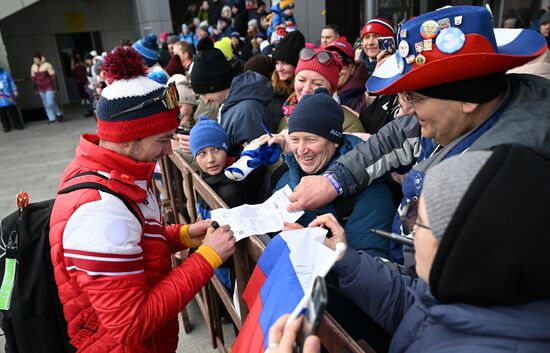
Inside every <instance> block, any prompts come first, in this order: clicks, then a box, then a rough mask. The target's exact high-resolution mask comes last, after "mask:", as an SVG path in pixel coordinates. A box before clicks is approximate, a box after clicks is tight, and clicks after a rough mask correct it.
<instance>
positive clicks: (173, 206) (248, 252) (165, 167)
mask: <svg viewBox="0 0 550 353" xmlns="http://www.w3.org/2000/svg"><path fill="white" fill-rule="evenodd" d="M161 168H162V187H160V188H159V187H157V189H158V190H157V193H158V195H159V198H160V203H161V205H162V208H163V212H164V217H165V220H166V222H167V223H182V224H188V223H193V222H195V221H196V219H197V213H196V203H195V200H196V197H197V195H200V197H201V198H202V199H203V200H204V201H205V202H206V203H207V204H208V205H209V206H210V207H211V208H212V209H215V208H220V207H224V208H227V205H226V204H225V203H224V202H223V200H222V199H221V198H220V197H219V196H218V195H217V194H216V193H215V192H214V191H213V190H212V189H211V188H210V187H209V186H208V184H207V183H206V182H204V180H202V179H201V177H200V176H199V175H198V173H197V172H196V171H195V170H194V169H193V167H192V166H191V165H190V164H189V163H188V162H187V161H186V160H185V158H184V157H183V156H182V155H181V154H180V153H178V152H176V151H175V152H174V153H172V154H171V155H169V156H166V157H164V158H163V160H162V161H161ZM269 240H270V238H269V237H268V236H267V235H265V234H258V235H255V236H251V237H249V238H247V239H244V240H241V241H239V242H238V243H237V246H236V251H235V254H234V255H233V264H234V266H233V268H232V269H231V275H232V277H234V278H236V280H237V291H238V295H239V307H240V308H239V312H237V310H236V309H235V306H234V305H233V300H232V295H231V294H230V293H229V292H228V291H227V289H226V288H225V287H224V285H223V284H222V283H221V281H220V280H219V279H218V277H216V276H214V277H213V278H212V279H211V281H210V282H209V283H208V284H207V285H206V286H205V287H204V288H203V289H202V290H201V292H199V293H198V294H197V295H196V296H195V301H196V302H197V305H198V307H199V309H200V311H201V313H202V316H203V318H204V320H205V321H206V324H207V327H208V333H209V336H210V340H211V343H212V347H213V348H217V349H218V351H219V352H222V353H224V352H228V348H229V346H230V344H232V342H229V345H228V344H226V342H224V335H223V326H222V323H221V314H220V313H221V310H222V308H221V307H220V305H223V306H224V307H225V309H226V311H227V313H228V314H229V316H230V317H231V320H232V321H233V323H234V328H235V331H236V333H237V332H238V330H240V329H241V326H242V323H243V322H244V320H245V319H246V316H247V314H248V307H247V305H246V303H245V302H244V301H243V300H242V293H243V291H244V288H245V287H246V283H248V279H249V278H250V275H251V273H252V270H253V269H254V266H255V264H256V263H257V261H258V258H259V257H260V255H261V254H262V252H263V250H264V249H265V246H266V244H267V243H268V242H269ZM182 320H183V322H184V328H185V331H186V332H190V330H191V327H190V325H189V318H188V315H187V312H186V310H184V311H183V312H182ZM319 337H320V340H321V343H322V344H323V346H324V347H325V348H326V349H327V351H328V352H331V353H373V352H375V351H374V350H373V349H372V348H371V347H370V346H369V345H368V344H367V343H366V342H364V341H360V342H356V341H354V340H353V339H352V338H351V337H350V336H349V335H348V334H347V333H346V332H345V331H344V330H343V329H342V328H341V327H340V325H338V323H337V322H336V321H335V320H334V319H333V318H332V317H331V316H330V315H329V314H328V313H326V314H325V315H324V317H323V320H322V323H321V326H320V331H319Z"/></svg>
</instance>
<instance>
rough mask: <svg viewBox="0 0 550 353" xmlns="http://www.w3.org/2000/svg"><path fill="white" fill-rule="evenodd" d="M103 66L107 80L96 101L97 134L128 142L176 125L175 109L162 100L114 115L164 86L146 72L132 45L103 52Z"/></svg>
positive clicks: (153, 95)
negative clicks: (150, 77)
mask: <svg viewBox="0 0 550 353" xmlns="http://www.w3.org/2000/svg"><path fill="white" fill-rule="evenodd" d="M102 70H103V72H104V75H105V79H106V81H107V82H108V83H109V85H108V86H107V87H105V88H104V89H103V91H102V92H101V96H100V97H99V101H98V103H97V135H98V136H99V138H100V139H102V140H105V141H111V142H117V143H120V142H127V141H132V140H137V139H141V138H144V137H147V136H151V135H156V134H160V133H163V132H166V131H169V130H172V129H175V128H176V127H178V125H179V121H178V109H177V108H174V109H170V110H168V109H167V108H166V107H165V106H164V104H163V102H162V101H161V100H158V101H156V102H154V103H151V104H148V105H146V106H144V107H143V108H141V109H139V110H134V111H131V112H127V113H124V114H122V115H119V116H115V117H113V115H115V114H117V113H120V112H123V111H125V110H127V109H130V108H132V107H135V106H137V105H139V104H140V103H143V102H145V101H148V100H150V99H151V98H156V97H160V96H161V95H162V94H163V92H164V90H165V87H164V86H162V85H160V84H158V83H156V82H155V81H153V80H151V79H149V78H147V77H146V76H145V72H146V67H145V66H144V65H143V60H142V59H141V56H140V55H139V53H138V52H137V51H136V50H134V49H132V48H123V47H118V48H115V49H114V50H113V51H112V52H110V53H108V54H106V55H105V58H104V61H103V66H102Z"/></svg>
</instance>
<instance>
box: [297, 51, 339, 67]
mask: <svg viewBox="0 0 550 353" xmlns="http://www.w3.org/2000/svg"><path fill="white" fill-rule="evenodd" d="M299 58H300V60H302V61H310V60H311V59H313V58H317V62H318V63H319V64H323V65H327V66H328V65H330V64H332V62H333V61H334V58H333V57H332V53H331V52H329V51H327V50H321V51H319V52H317V53H316V52H315V51H314V50H313V49H310V48H303V49H302V50H300V54H299Z"/></svg>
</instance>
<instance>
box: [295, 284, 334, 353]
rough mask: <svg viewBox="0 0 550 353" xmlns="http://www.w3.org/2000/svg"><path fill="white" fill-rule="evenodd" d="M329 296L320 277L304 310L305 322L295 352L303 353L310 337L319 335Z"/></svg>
mask: <svg viewBox="0 0 550 353" xmlns="http://www.w3.org/2000/svg"><path fill="white" fill-rule="evenodd" d="M327 301H328V294H327V286H326V284H325V278H324V277H320V276H318V277H317V278H315V282H313V290H312V291H311V296H310V297H309V299H308V301H307V304H306V307H305V309H304V320H303V321H302V327H301V328H300V332H299V333H298V337H297V340H296V345H295V346H294V352H297V353H301V352H302V351H303V347H304V341H305V340H306V338H307V337H308V336H311V335H317V334H318V332H319V326H320V325H321V319H322V318H323V314H324V313H325V308H326V306H327Z"/></svg>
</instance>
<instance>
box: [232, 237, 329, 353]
mask: <svg viewBox="0 0 550 353" xmlns="http://www.w3.org/2000/svg"><path fill="white" fill-rule="evenodd" d="M326 233H327V231H326V230H324V229H321V228H304V229H299V230H292V231H284V232H281V233H280V234H279V235H277V236H276V237H275V238H273V239H272V240H271V241H270V242H269V244H268V245H267V247H266V248H265V250H264V252H263V254H262V256H261V257H260V259H259V260H258V264H257V265H256V268H255V269H254V272H253V273H252V276H251V277H250V280H249V282H248V284H247V286H246V289H245V291H244V293H243V299H244V301H245V302H246V304H247V305H248V308H249V313H248V316H247V318H246V320H245V322H244V324H243V326H242V328H241V331H240V332H239V335H238V336H237V340H236V341H235V344H234V346H233V348H232V352H234V353H262V352H264V351H265V350H266V348H267V344H268V342H267V339H268V337H267V336H268V332H269V328H270V327H271V325H272V324H273V323H275V321H277V319H278V318H279V317H281V316H282V315H284V314H288V313H292V312H293V311H294V310H295V308H296V307H297V306H298V304H300V302H301V301H303V298H304V295H305V294H306V293H309V292H310V291H311V287H312V285H313V281H314V279H315V277H317V276H318V275H321V276H324V275H325V274H326V272H328V270H329V269H330V267H332V265H333V264H334V262H335V261H336V259H335V258H334V257H335V256H334V254H335V252H334V251H333V250H331V249H330V248H328V247H326V246H325V245H323V240H324V239H325V236H326Z"/></svg>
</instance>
